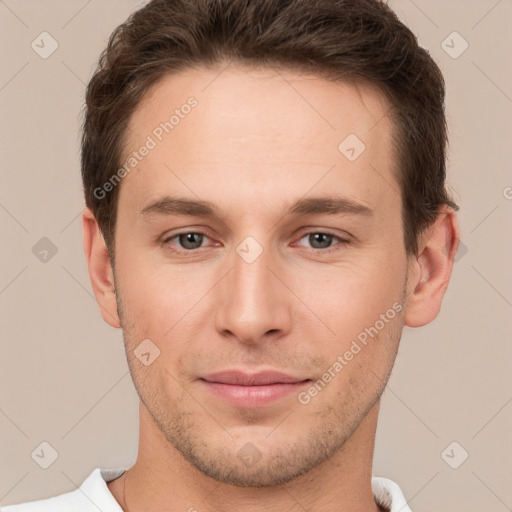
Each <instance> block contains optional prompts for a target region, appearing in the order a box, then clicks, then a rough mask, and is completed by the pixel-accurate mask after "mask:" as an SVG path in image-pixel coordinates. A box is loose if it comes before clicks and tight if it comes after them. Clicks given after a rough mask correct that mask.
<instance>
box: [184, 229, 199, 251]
mask: <svg viewBox="0 0 512 512" xmlns="http://www.w3.org/2000/svg"><path fill="white" fill-rule="evenodd" d="M195 237H199V240H196V241H195V242H194V238H195ZM201 242H202V235H201V234H200V233H186V234H184V235H180V243H181V245H182V247H184V248H186V249H197V248H198V247H200V246H201ZM196 245H197V247H196Z"/></svg>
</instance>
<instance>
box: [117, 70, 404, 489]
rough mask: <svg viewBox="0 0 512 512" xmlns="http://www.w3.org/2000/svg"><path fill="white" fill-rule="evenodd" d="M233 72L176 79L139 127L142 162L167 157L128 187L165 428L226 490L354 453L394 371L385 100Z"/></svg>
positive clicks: (139, 305)
mask: <svg viewBox="0 0 512 512" xmlns="http://www.w3.org/2000/svg"><path fill="white" fill-rule="evenodd" d="M219 73H220V69H215V70H213V69H212V70H206V69H190V70H187V71H184V72H181V73H180V74H175V75H172V76H169V77H166V78H165V79H163V80H161V81H160V82H159V83H158V84H156V85H155V86H154V87H153V88H152V89H151V90H150V91H149V92H148V94H147V95H146V97H145V99H144V101H143V102H142V103H141V104H140V105H139V107H138V109H137V110H136V112H135V113H134V115H133V116H132V118H131V120H130V124H129V127H128V130H127V139H126V141H127V146H126V148H127V151H126V155H125V156H126V158H128V157H129V156H130V154H131V153H132V152H133V151H138V149H139V148H140V147H141V146H142V145H144V144H148V145H149V146H153V144H152V143H151V142H149V143H148V141H149V139H148V136H149V137H150V138H151V140H152V141H153V142H154V143H155V144H154V147H151V149H150V151H148V152H147V155H145V156H144V157H143V158H142V159H141V160H140V162H138V164H137V165H136V167H134V168H133V170H131V171H130V172H129V173H127V175H126V176H125V177H124V179H123V181H122V184H121V188H120V195H119V203H118V214H117V231H116V246H115V252H116V268H115V283H116V299H117V303H118V311H119V315H120V319H121V325H122V328H123V334H124V339H125V346H126V354H127V358H128V363H129V366H130V370H131V374H132V377H133V380H134V383H135V386H136V389H137V392H138V393H139V396H140V398H141V401H142V403H143V406H144V407H145V408H146V409H147V411H148V417H151V418H152V420H153V421H154V425H153V426H154V428H155V429H158V430H159V431H160V432H161V434H163V436H165V439H166V440H167V441H168V443H170V446H172V447H173V448H175V449H177V450H179V451H180V452H181V453H182V454H183V456H184V457H185V458H186V459H187V460H188V461H189V462H191V463H192V464H193V465H194V466H195V467H197V468H198V469H199V470H201V471H202V472H204V473H206V474H207V475H209V476H211V477H213V478H216V479H218V480H220V481H223V482H226V483H233V484H237V485H244V486H266V485H271V484H276V483H284V482H288V481H290V480H291V479H293V478H295V477H297V476H298V475H300V474H303V473H305V472H307V471H308V470H310V469H312V468H314V467H315V466H317V465H319V464H320V463H322V462H324V461H325V460H326V459H328V458H329V457H332V456H333V455H334V454H335V453H337V452H338V451H339V450H340V449H341V448H342V447H343V446H344V444H345V443H346V442H347V441H348V440H349V439H350V438H351V436H352V435H353V434H354V432H355V431H356V430H357V428H358V427H359V426H360V424H361V422H362V421H363V420H364V419H365V417H366V416H367V414H368V412H369V411H370V410H372V408H376V407H377V406H378V401H379V398H380V395H381V393H382V391H383V389H384V386H385V384H386V382H387V379H388V377H389V374H390V371H391V368H392V366H393V363H394V359H395V356H396V352H397V347H398V344H399V338H400V333H401V330H402V326H403V316H404V309H403V301H404V298H405V289H406V276H407V269H408V259H407V257H406V253H405V249H404V241H403V231H402V220H401V219H402V217H401V215H402V212H401V201H400V196H399V194H398V190H399V185H398V183H397V181H396V178H395V173H396V161H395V155H394V152H393V149H392V132H393V126H392V124H391V121H390V120H389V119H388V118H387V117H386V112H387V110H388V108H389V105H388V103H387V102H386V100H385V99H384V98H383V96H382V95H381V94H379V92H378V91H376V90H375V89H373V88H371V87H369V86H365V85H361V84H359V85H358V86H357V87H356V86H355V85H353V84H349V83H332V82H328V81H324V80H321V79H318V78H315V77H313V76H305V75H298V74H295V73H292V72H285V71H279V72H276V71H273V70H271V69H255V68H242V67H240V66H239V67H230V68H228V69H226V70H225V71H223V72H222V73H220V74H219ZM190 97H193V98H194V100H189V98H190ZM194 102H195V104H194ZM187 103H188V104H189V105H192V104H194V105H193V106H191V108H185V107H183V106H184V105H186V104H187ZM176 109H178V112H177V113H176V116H177V117H176V119H177V118H179V121H177V122H176V119H174V120H173V121H172V123H173V126H172V129H170V128H169V126H166V125H164V126H166V127H167V130H168V133H167V132H166V131H165V129H163V128H162V125H161V124H160V123H165V121H169V119H170V117H171V115H173V113H174V111H175V110H176ZM159 127H160V130H158V128H159ZM350 134H352V135H350ZM349 136H350V137H349ZM347 137H349V138H348V139H347ZM160 139H161V140H160ZM345 139H347V140H346V141H345ZM344 141H345V142H344ZM362 144H364V147H363V145H362ZM361 151H362V152H361ZM142 152H144V153H146V152H145V151H142ZM177 200H179V201H177ZM191 202H196V203H197V202H201V203H200V204H193V203H191ZM144 340H146V341H144ZM147 340H149V341H147ZM141 352H143V353H146V355H145V356H143V357H141V358H140V359H139V357H140V353H141ZM137 354H138V356H139V357H138V356H137ZM141 360H142V361H141Z"/></svg>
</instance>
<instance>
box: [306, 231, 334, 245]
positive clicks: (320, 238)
mask: <svg viewBox="0 0 512 512" xmlns="http://www.w3.org/2000/svg"><path fill="white" fill-rule="evenodd" d="M310 237H313V238H312V239H310V242H312V243H311V245H312V246H313V247H315V244H316V245H317V242H319V243H320V247H315V248H317V249H318V248H325V247H329V246H330V245H331V241H332V240H331V238H332V236H331V235H327V234H326V233H314V234H313V235H310Z"/></svg>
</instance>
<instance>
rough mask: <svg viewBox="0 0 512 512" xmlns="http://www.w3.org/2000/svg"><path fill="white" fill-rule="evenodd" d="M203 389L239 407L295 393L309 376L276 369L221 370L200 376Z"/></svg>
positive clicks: (255, 405) (278, 398)
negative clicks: (290, 373)
mask: <svg viewBox="0 0 512 512" xmlns="http://www.w3.org/2000/svg"><path fill="white" fill-rule="evenodd" d="M199 380H200V382H202V384H203V386H204V388H205V389H206V391H207V392H208V393H209V394H210V395H213V396H215V397H218V398H220V399H222V400H224V401H227V402H229V403H230V404H231V405H234V406H236V407H243V408H256V407H263V406H265V405H269V404H270V403H272V402H276V401H278V400H281V399H284V398H285V397H289V396H290V395H291V394H293V393H298V392H299V391H300V389H301V388H302V387H304V386H306V385H308V384H309V382H310V379H303V378H302V377H294V376H292V375H288V374H286V373H282V372H277V371H262V372H258V373H246V372H241V371H236V370H233V371H223V372H217V373H212V374H209V375H205V376H203V377H201V378H200V379H199Z"/></svg>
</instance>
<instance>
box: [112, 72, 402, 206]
mask: <svg viewBox="0 0 512 512" xmlns="http://www.w3.org/2000/svg"><path fill="white" fill-rule="evenodd" d="M191 98H193V100H191ZM191 104H195V106H193V107H190V105H191ZM389 108H390V107H389V103H388V102H387V100H386V98H385V96H384V95H383V94H382V93H381V92H379V90H378V89H376V88H375V87H373V86H371V85H369V84H365V83H357V84H355V83H350V82H331V81H327V80H324V79H321V78H319V77H316V76H312V75H304V74H302V75H300V74H297V73H295V72H292V71H285V70H282V69H276V68H261V67H260V68H258V67H248V66H233V65H231V66H228V67H227V68H221V67H218V68H210V69H206V68H190V69H187V70H184V71H181V72H179V73H176V74H172V75H167V76H164V77H163V78H162V79H160V80H159V81H158V82H157V83H156V84H154V85H153V86H152V87H151V88H150V89H149V90H148V91H147V93H146V95H145V96H144V98H143V100H142V101H141V103H140V104H139V106H138V108H137V109H136V111H135V112H134V113H133V115H132V117H131V119H130V122H129V125H128V127H127V131H126V135H125V137H126V144H125V148H126V151H125V155H124V157H125V160H126V159H127V158H128V157H129V155H130V154H131V152H133V151H137V149H138V148H140V147H141V146H142V145H144V144H145V142H146V141H148V137H149V138H150V139H151V140H152V141H153V142H154V148H153V149H152V150H151V151H149V152H148V154H147V155H146V156H144V158H143V159H141V160H140V161H139V162H138V163H137V166H136V167H135V169H134V171H133V172H130V173H129V175H127V177H126V178H124V180H123V184H122V187H121V195H120V202H121V196H124V197H125V199H126V200H129V201H130V202H131V203H133V206H134V207H136V206H140V205H141V204H142V203H144V202H146V201H147V200H148V199H150V198H152V197H155V195H157V194H158V193H159V192H162V191H163V190H162V189H165V188H166V187H171V188H172V187H179V188H180V193H183V192H188V193H189V194H190V192H193V193H194V194H195V195H202V196H205V195H206V196H208V197H209V198H212V199H213V200H215V194H216V191H218V192H219V199H220V197H221V195H222V197H225V196H226V194H228V195H229V194H231V197H236V196H237V195H238V196H239V197H242V196H243V191H244V187H247V190H249V188H250V189H251V190H252V191H253V194H254V193H258V192H260V193H263V192H265V193H266V194H265V195H267V196H269V195H271V196H273V197H278V196H279V195H281V196H286V195H289V196H290V199H296V195H297V194H300V195H303V194H305V193H306V192H307V188H308V187H309V188H310V187H312V186H315V187H317V188H318V187H319V188H320V189H321V188H322V187H323V188H324V189H325V190H327V189H329V190H330V189H333V188H337V187H339V186H340V185H341V184H343V187H344V188H345V190H344V191H342V192H346V195H348V196H352V197H355V196H356V195H357V194H359V199H362V198H363V197H361V195H363V196H365V197H366V199H367V200H368V202H372V201H373V202H378V201H379V200H380V201H382V200H385V196H386V194H387V195H389V194H396V192H397V187H398V185H397V184H396V183H394V184H393V185H391V187H390V186H389V185H388V188H390V190H385V188H386V187H383V181H382V180H386V181H387V182H388V183H390V184H391V183H392V182H393V181H394V168H395V163H394V152H393V150H392V135H393V133H392V132H393V126H392V124H391V121H390V119H389V117H388V116H387V113H388V111H389ZM354 156H355V157H356V158H354ZM333 168H334V172H327V171H329V169H333ZM322 176H324V177H322ZM320 181H321V183H320ZM315 182H318V185H315ZM187 189H188V190H187ZM260 196H261V194H260ZM136 202H137V203H138V204H137V205H136V204H135V203H136Z"/></svg>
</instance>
